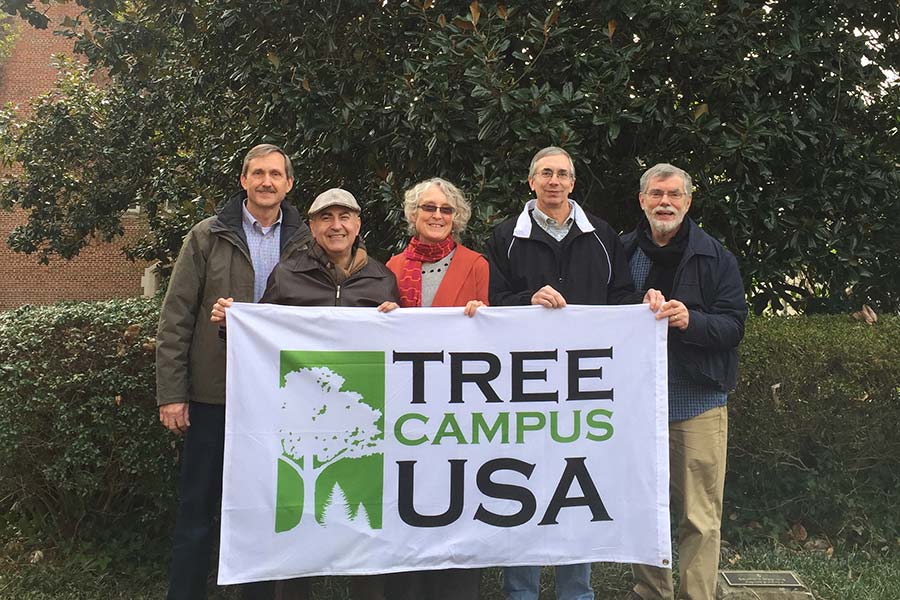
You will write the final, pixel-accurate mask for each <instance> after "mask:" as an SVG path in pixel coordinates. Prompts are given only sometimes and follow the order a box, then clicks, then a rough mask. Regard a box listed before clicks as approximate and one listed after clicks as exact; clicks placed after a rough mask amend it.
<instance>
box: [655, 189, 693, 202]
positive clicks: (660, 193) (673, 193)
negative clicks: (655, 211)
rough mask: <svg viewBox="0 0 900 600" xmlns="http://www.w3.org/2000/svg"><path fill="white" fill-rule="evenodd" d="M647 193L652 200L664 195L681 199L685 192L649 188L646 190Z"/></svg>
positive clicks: (660, 198)
mask: <svg viewBox="0 0 900 600" xmlns="http://www.w3.org/2000/svg"><path fill="white" fill-rule="evenodd" d="M647 195H648V196H650V197H651V198H653V199H654V200H662V199H663V198H665V197H666V196H668V197H669V198H671V199H672V200H681V199H682V198H684V196H685V194H684V192H682V191H681V190H673V191H664V190H650V191H649V192H647Z"/></svg>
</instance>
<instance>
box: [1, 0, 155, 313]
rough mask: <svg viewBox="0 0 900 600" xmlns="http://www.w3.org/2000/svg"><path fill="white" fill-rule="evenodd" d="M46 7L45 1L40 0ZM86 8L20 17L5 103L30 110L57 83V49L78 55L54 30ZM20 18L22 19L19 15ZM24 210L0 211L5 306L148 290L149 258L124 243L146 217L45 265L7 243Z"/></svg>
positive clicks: (129, 219) (54, 8)
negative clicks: (136, 256) (130, 252)
mask: <svg viewBox="0 0 900 600" xmlns="http://www.w3.org/2000/svg"><path fill="white" fill-rule="evenodd" d="M38 6H39V7H41V8H45V7H44V6H43V5H38ZM79 12H80V9H79V7H78V6H77V5H75V4H74V3H70V4H62V5H59V4H53V5H51V6H50V7H49V8H48V9H47V16H48V17H49V18H50V26H49V27H48V28H47V29H45V30H39V29H34V28H32V27H31V26H30V25H28V23H25V22H23V21H19V36H18V38H17V40H16V43H15V45H14V47H13V49H12V52H11V54H10V56H9V58H7V59H3V60H0V102H2V103H4V104H5V103H7V102H13V103H15V104H17V105H19V107H20V110H22V111H23V112H27V111H26V110H25V109H26V107H27V104H28V100H29V99H30V98H32V97H34V96H38V95H40V94H43V93H44V92H46V91H48V90H49V89H50V88H51V87H53V84H54V82H55V81H56V70H55V69H54V68H53V67H52V66H51V60H52V56H53V55H54V54H59V53H64V54H68V55H72V40H69V39H66V38H64V37H61V36H58V35H54V34H53V30H54V29H58V28H59V24H60V23H61V22H62V20H63V19H64V18H65V17H66V16H71V17H73V18H74V17H75V16H77V15H78V13H79ZM17 20H18V19H17ZM24 220H25V213H24V212H22V211H13V212H4V211H0V310H5V309H9V308H14V307H16V306H20V305H22V304H50V303H53V302H57V301H60V300H105V299H109V298H121V297H128V296H137V295H140V294H141V292H142V288H141V276H142V275H143V272H144V269H145V268H146V266H147V265H146V264H145V263H134V262H131V261H129V260H127V259H126V258H125V256H124V255H123V254H122V245H123V243H127V242H128V240H130V239H134V237H135V236H136V235H138V234H139V230H140V228H141V227H142V224H141V222H140V218H139V217H137V216H135V215H126V217H125V220H124V222H123V226H124V228H125V231H126V235H125V238H124V239H123V240H122V241H118V242H114V243H111V244H101V243H92V244H91V245H90V246H89V247H87V248H85V249H84V250H82V251H81V254H80V255H79V256H78V257H76V258H75V259H73V260H71V261H64V260H60V259H54V260H51V262H50V264H49V265H41V264H39V263H38V261H37V259H36V257H35V256H29V255H26V254H18V253H15V252H13V251H12V250H11V249H10V248H9V246H7V245H6V239H7V237H8V236H9V233H10V231H12V229H13V228H14V227H15V226H16V225H18V224H20V223H22V222H24Z"/></svg>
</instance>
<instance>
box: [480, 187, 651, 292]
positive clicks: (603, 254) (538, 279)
mask: <svg viewBox="0 0 900 600" xmlns="http://www.w3.org/2000/svg"><path fill="white" fill-rule="evenodd" d="M534 204H535V201H534V200H531V201H529V202H528V203H527V204H526V205H525V209H524V210H523V211H522V213H521V214H520V215H519V216H518V217H515V218H511V219H509V220H507V221H504V222H503V223H501V224H500V225H497V226H496V227H495V228H494V231H493V234H492V235H491V238H490V240H488V243H487V259H488V262H489V263H490V266H491V278H490V288H489V289H490V300H491V305H492V306H515V305H527V304H531V297H532V296H533V295H534V293H535V292H536V291H538V290H539V289H541V288H542V287H544V286H545V285H549V286H552V287H553V289H555V290H556V291H558V292H559V293H560V294H562V296H563V298H565V299H566V302H567V303H568V304H627V303H637V302H640V301H641V297H640V296H638V295H637V294H635V292H634V285H633V284H632V282H631V271H630V270H629V269H628V259H627V258H626V256H625V252H624V249H623V248H622V243H621V241H619V236H618V235H616V232H615V231H613V229H612V227H610V226H609V225H608V224H607V223H606V222H605V221H603V220H602V219H600V218H598V217H595V216H593V215H591V214H588V213H586V212H584V211H583V210H582V209H581V207H579V206H578V205H577V204H576V205H575V207H574V208H573V210H574V211H575V214H574V217H575V222H574V223H573V224H572V229H571V230H570V231H569V235H568V236H566V237H565V238H564V239H563V240H562V242H557V241H556V240H555V239H553V238H552V237H550V236H549V235H548V234H547V232H546V231H544V230H543V229H541V227H540V226H539V225H538V224H537V223H535V222H534V218H533V217H532V216H531V211H532V209H533V208H534Z"/></svg>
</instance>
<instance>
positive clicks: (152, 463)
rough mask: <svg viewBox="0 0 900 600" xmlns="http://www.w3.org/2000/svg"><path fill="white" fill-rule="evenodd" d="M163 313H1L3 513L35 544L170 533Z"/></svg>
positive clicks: (105, 308)
mask: <svg viewBox="0 0 900 600" xmlns="http://www.w3.org/2000/svg"><path fill="white" fill-rule="evenodd" d="M158 314H159V313H158V303H157V302H156V301H153V300H144V299H133V300H127V301H113V302H101V303H65V304H59V305H55V306H45V307H30V306H24V307H22V308H19V309H16V310H13V311H9V312H4V313H0V356H2V357H3V359H2V366H0V473H2V477H0V514H4V515H6V520H7V523H6V525H7V526H8V527H12V528H14V529H15V530H16V533H17V534H18V535H20V536H22V537H25V538H26V539H40V538H46V537H49V538H53V539H70V538H72V537H75V536H76V535H78V534H83V535H85V536H96V535H107V534H111V533H114V532H116V531H121V530H131V531H139V532H142V533H145V534H146V533H149V532H150V531H155V530H157V529H158V528H159V527H165V526H167V521H168V520H169V517H170V513H171V511H172V505H173V500H174V495H175V492H176V489H175V487H176V473H177V466H176V464H175V463H176V459H177V445H176V444H174V443H173V440H172V437H171V436H170V435H168V434H167V433H166V432H165V431H164V430H163V428H162V427H161V426H160V425H159V419H158V416H157V412H156V402H155V399H154V385H155V383H154V364H153V360H154V358H153V357H154V351H155V346H154V337H155V335H156V320H157V317H158Z"/></svg>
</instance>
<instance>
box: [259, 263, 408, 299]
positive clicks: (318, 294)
mask: <svg viewBox="0 0 900 600" xmlns="http://www.w3.org/2000/svg"><path fill="white" fill-rule="evenodd" d="M388 300H390V301H392V302H399V301H400V292H398V291H397V280H396V279H395V278H394V274H393V273H391V272H390V271H389V270H388V268H387V267H386V266H384V265H383V264H381V263H380V262H378V261H377V260H374V259H372V258H369V259H368V261H367V262H366V264H365V266H363V267H362V268H361V269H360V270H358V271H355V272H354V273H351V274H350V276H349V277H348V278H347V279H346V280H345V281H344V282H343V283H341V285H337V284H336V283H335V282H334V280H333V279H332V277H331V276H330V275H329V273H328V272H327V271H326V270H325V268H324V267H323V266H322V265H321V264H320V263H319V262H318V261H316V260H315V259H314V258H313V257H312V256H310V255H309V252H301V253H298V254H297V255H295V256H293V257H292V258H291V259H290V260H287V261H282V262H280V263H278V266H276V267H275V269H274V270H273V271H272V274H271V275H269V283H268V286H267V287H266V293H265V294H263V297H262V298H261V299H260V302H268V303H271V304H286V305H289V306H370V307H371V306H378V305H379V304H381V303H382V302H386V301H388Z"/></svg>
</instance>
